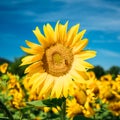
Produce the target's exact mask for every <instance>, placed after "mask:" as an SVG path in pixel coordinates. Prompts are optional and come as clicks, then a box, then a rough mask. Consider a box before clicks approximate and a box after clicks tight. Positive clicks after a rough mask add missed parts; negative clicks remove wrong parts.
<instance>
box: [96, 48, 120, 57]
mask: <svg viewBox="0 0 120 120" xmlns="http://www.w3.org/2000/svg"><path fill="white" fill-rule="evenodd" d="M97 52H98V53H99V54H101V55H103V56H109V57H115V58H120V53H118V52H115V51H111V50H107V49H97Z"/></svg>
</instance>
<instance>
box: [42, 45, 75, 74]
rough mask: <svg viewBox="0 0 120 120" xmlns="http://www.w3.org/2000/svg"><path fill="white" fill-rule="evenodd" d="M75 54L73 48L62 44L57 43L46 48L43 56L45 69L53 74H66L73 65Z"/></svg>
mask: <svg viewBox="0 0 120 120" xmlns="http://www.w3.org/2000/svg"><path fill="white" fill-rule="evenodd" d="M72 62H73V54H72V51H71V49H69V48H66V47H65V46H63V45H62V44H55V45H53V46H51V47H49V48H48V49H46V51H45V54H44V57H43V67H44V69H45V71H46V72H47V73H49V74H52V75H53V76H62V75H64V74H66V73H67V72H68V71H69V70H70V68H71V65H72Z"/></svg>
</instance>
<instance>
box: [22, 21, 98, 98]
mask: <svg viewBox="0 0 120 120" xmlns="http://www.w3.org/2000/svg"><path fill="white" fill-rule="evenodd" d="M67 26H68V22H66V23H65V24H64V25H63V24H60V23H59V22H57V24H56V26H55V29H53V28H52V27H51V25H50V24H46V25H44V26H43V32H44V35H43V34H42V33H41V31H40V29H39V28H38V27H36V29H35V30H33V33H34V34H35V36H36V37H37V39H38V41H39V43H40V44H35V43H32V42H30V41H28V40H26V44H27V45H28V47H29V48H25V47H21V48H22V50H23V51H25V52H26V53H28V54H29V55H28V56H26V57H24V58H23V59H22V64H21V65H29V66H28V67H27V68H26V70H25V73H27V76H28V77H29V81H28V86H32V87H31V90H30V91H31V92H32V93H33V92H37V94H39V96H38V97H39V98H40V99H41V98H43V97H48V96H50V97H57V98H59V97H62V96H64V97H67V95H68V91H69V88H70V87H69V86H70V84H71V83H74V81H75V82H79V83H81V82H83V81H84V74H83V72H85V71H86V69H88V68H92V67H93V65H91V64H89V63H88V62H86V61H84V60H86V59H89V58H92V57H94V56H95V55H96V52H95V51H90V50H83V48H85V46H86V45H87V43H88V39H86V38H84V39H82V38H83V35H84V33H85V30H83V31H81V32H78V30H79V24H77V25H75V26H73V27H71V28H70V29H69V30H67Z"/></svg>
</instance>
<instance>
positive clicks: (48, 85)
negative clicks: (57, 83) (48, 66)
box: [40, 74, 54, 96]
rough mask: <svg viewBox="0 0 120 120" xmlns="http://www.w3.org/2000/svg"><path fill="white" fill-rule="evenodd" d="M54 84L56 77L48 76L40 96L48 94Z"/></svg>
mask: <svg viewBox="0 0 120 120" xmlns="http://www.w3.org/2000/svg"><path fill="white" fill-rule="evenodd" d="M53 83H54V77H53V76H51V75H49V74H48V75H47V78H46V80H45V82H44V86H43V87H42V89H41V91H40V96H42V95H43V94H44V93H45V92H46V93H47V92H48V91H49V90H50V89H51V88H52V86H53Z"/></svg>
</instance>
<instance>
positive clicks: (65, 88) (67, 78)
mask: <svg viewBox="0 0 120 120" xmlns="http://www.w3.org/2000/svg"><path fill="white" fill-rule="evenodd" d="M63 82H64V83H63V95H64V97H66V98H67V97H68V90H69V89H70V84H71V83H72V76H71V75H70V74H67V75H65V78H64V81H63Z"/></svg>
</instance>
